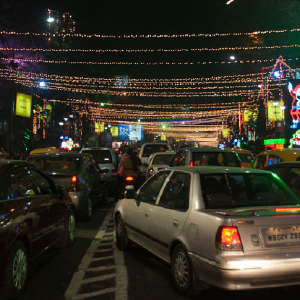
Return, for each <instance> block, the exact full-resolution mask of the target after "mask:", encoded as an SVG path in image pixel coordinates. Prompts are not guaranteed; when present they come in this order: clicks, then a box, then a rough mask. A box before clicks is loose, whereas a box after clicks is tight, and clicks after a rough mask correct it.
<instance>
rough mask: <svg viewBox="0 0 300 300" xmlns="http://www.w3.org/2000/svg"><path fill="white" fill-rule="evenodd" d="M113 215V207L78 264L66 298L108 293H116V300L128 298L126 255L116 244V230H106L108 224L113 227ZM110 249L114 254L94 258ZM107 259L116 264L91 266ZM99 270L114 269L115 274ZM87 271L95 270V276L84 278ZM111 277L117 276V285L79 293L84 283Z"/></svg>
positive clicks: (83, 297) (73, 298) (77, 299)
mask: <svg viewBox="0 0 300 300" xmlns="http://www.w3.org/2000/svg"><path fill="white" fill-rule="evenodd" d="M112 215H113V209H111V210H110V211H109V212H108V214H107V215H106V217H105V218H104V220H103V222H102V224H101V226H100V228H99V231H98V232H97V234H96V236H95V238H94V240H93V241H92V243H91V245H90V247H89V248H88V250H87V251H86V253H85V255H84V257H83V258H82V260H81V263H80V265H79V266H78V271H77V272H75V273H74V275H73V277H72V280H71V282H70V285H69V287H68V289H67V290H66V292H65V299H66V300H80V299H85V298H87V297H92V296H97V295H103V294H107V293H115V300H127V299H128V292H127V286H128V275H127V268H126V266H125V264H124V255H123V252H122V251H119V250H118V249H117V248H116V246H115V243H114V241H115V231H114V230H113V232H106V231H107V230H108V226H110V227H111V225H113V223H112V222H111V221H112V220H113V216H112ZM110 241H111V243H110ZM101 246H105V248H103V249H101ZM109 251H113V255H109V256H105V257H98V258H94V255H95V253H102V252H109ZM106 260H114V264H113V265H110V266H100V267H90V264H91V263H95V262H101V261H103V263H104V262H105V261H106ZM99 271H104V272H105V271H112V272H113V274H105V275H100V276H97V275H96V274H97V273H96V272H99ZM114 271H115V272H114ZM86 272H95V276H94V277H90V278H84V277H85V274H86ZM111 278H115V287H113V288H105V289H102V290H98V291H91V292H90V293H85V294H83V293H80V294H79V291H80V288H81V286H82V285H84V284H89V283H93V282H100V281H103V280H108V279H111Z"/></svg>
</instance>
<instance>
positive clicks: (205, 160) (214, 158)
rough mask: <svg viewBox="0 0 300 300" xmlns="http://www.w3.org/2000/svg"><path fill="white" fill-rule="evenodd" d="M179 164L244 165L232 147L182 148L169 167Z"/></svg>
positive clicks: (190, 165) (191, 165)
mask: <svg viewBox="0 0 300 300" xmlns="http://www.w3.org/2000/svg"><path fill="white" fill-rule="evenodd" d="M177 166H189V167H194V166H229V167H242V163H241V161H240V159H239V157H238V155H237V154H236V153H235V152H234V151H233V150H231V149H227V148H225V149H220V148H217V147H186V148H180V149H179V150H178V151H177V153H176V154H175V155H174V156H173V158H172V160H171V161H170V163H169V167H177Z"/></svg>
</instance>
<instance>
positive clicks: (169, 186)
mask: <svg viewBox="0 0 300 300" xmlns="http://www.w3.org/2000/svg"><path fill="white" fill-rule="evenodd" d="M114 217H115V223H116V244H117V247H118V248H119V249H121V250H126V249H128V248H129V247H130V245H131V243H132V242H134V243H136V244H138V245H140V246H142V247H144V248H145V249H147V250H149V251H150V252H152V253H153V254H155V255H156V256H157V257H159V258H161V259H163V260H164V261H166V262H167V263H168V264H170V265H171V270H172V277H173V282H174V285H175V287H176V289H177V290H178V291H179V292H180V293H182V294H184V295H189V294H190V293H192V291H193V290H195V289H196V290H203V289H206V288H209V287H210V286H216V287H219V288H224V289H229V290H237V289H256V288H266V287H278V286H287V285H294V284H299V283H300V251H299V250H300V201H299V199H298V198H297V197H296V196H295V194H294V193H293V192H292V191H291V190H290V189H289V188H288V187H287V186H286V185H285V183H284V182H283V181H282V180H281V179H280V178H279V177H278V176H277V175H276V174H272V173H271V172H267V171H262V170H254V169H253V170H252V169H251V170H250V169H243V168H235V167H205V166H200V167H193V168H190V167H175V168H169V169H165V170H161V171H159V172H158V173H156V174H155V175H154V176H153V177H151V178H149V179H148V180H147V181H146V182H145V184H144V185H143V186H142V187H141V188H140V189H139V190H138V191H137V192H136V193H134V192H133V191H132V190H128V191H127V193H126V194H125V199H122V200H120V201H119V202H118V203H117V205H116V207H115V211H114ZM286 277H293V280H291V281H288V280H286ZM194 279H196V280H194Z"/></svg>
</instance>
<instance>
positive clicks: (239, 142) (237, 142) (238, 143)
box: [232, 139, 241, 148]
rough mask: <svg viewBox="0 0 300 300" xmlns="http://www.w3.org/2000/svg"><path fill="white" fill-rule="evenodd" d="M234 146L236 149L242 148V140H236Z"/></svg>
mask: <svg viewBox="0 0 300 300" xmlns="http://www.w3.org/2000/svg"><path fill="white" fill-rule="evenodd" d="M232 145H233V147H234V148H241V139H234V141H233V142H232Z"/></svg>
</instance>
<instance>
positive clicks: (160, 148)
mask: <svg viewBox="0 0 300 300" xmlns="http://www.w3.org/2000/svg"><path fill="white" fill-rule="evenodd" d="M165 151H172V148H171V146H170V145H169V144H167V143H163V142H161V143H144V144H143V145H142V146H141V150H140V152H139V161H140V166H139V173H140V177H141V181H142V182H143V181H144V180H145V179H146V171H147V168H148V160H149V157H150V155H151V154H152V153H154V152H165Z"/></svg>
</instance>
